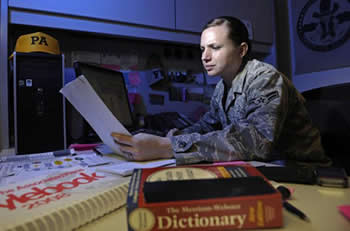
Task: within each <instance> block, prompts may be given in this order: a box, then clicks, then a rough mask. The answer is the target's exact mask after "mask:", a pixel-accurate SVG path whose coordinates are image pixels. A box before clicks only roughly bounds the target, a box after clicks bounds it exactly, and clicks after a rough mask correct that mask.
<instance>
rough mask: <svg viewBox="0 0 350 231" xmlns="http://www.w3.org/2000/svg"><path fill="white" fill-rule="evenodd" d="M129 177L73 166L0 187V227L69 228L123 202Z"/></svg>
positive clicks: (30, 228)
mask: <svg viewBox="0 0 350 231" xmlns="http://www.w3.org/2000/svg"><path fill="white" fill-rule="evenodd" d="M128 183H129V178H123V177H118V176H116V175H112V174H105V173H100V172H96V171H94V170H90V169H85V168H80V167H75V168H66V169H63V170H60V171H52V172H49V173H48V174H46V175H44V176H43V177H36V178H33V179H30V180H25V181H22V182H18V183H16V184H13V185H8V186H2V187H0V217H1V220H0V230H1V231H2V230H6V231H10V230H33V231H36V230H50V231H62V230H73V229H75V228H78V227H80V226H81V225H84V224H86V223H88V222H90V221H92V220H94V219H96V218H98V217H101V216H103V215H105V214H107V213H109V212H111V211H113V210H116V209H118V208H119V207H121V206H123V205H125V204H126V196H127V191H128Z"/></svg>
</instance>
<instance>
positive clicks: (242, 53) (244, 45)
mask: <svg viewBox="0 0 350 231" xmlns="http://www.w3.org/2000/svg"><path fill="white" fill-rule="evenodd" d="M247 52H248V44H247V43H246V42H243V43H241V45H240V46H239V55H240V56H241V58H243V57H244V56H245V55H246V54H247Z"/></svg>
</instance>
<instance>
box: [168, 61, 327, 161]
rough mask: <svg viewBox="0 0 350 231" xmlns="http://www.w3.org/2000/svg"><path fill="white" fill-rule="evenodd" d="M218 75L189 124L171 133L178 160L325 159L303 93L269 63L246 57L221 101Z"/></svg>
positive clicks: (221, 81)
mask: <svg viewBox="0 0 350 231" xmlns="http://www.w3.org/2000/svg"><path fill="white" fill-rule="evenodd" d="M223 95H224V84H223V80H220V81H219V82H218V84H217V85H216V88H215V91H214V93H213V96H212V98H211V102H210V109H209V111H208V112H207V113H206V114H204V115H203V117H202V118H201V119H200V120H199V121H198V122H197V123H196V124H194V125H193V126H191V127H188V128H186V129H184V130H182V131H180V132H179V133H178V134H176V135H173V136H170V139H171V143H172V148H173V151H174V156H175V158H176V162H177V164H179V165H180V164H192V163H198V162H201V161H209V162H217V161H231V160H262V161H268V160H276V159H280V160H281V159H285V160H286V159H290V160H300V161H306V162H308V161H317V162H328V161H329V159H328V157H326V156H325V154H324V150H323V148H322V146H321V141H320V134H319V131H318V130H317V129H316V128H315V127H313V126H312V124H311V120H310V118H309V115H308V113H307V111H306V108H305V106H304V101H305V100H304V98H303V96H302V95H301V94H300V93H299V92H298V91H297V90H296V89H295V87H294V86H293V85H292V83H291V82H290V81H289V80H288V79H287V78H286V77H285V76H283V74H281V73H280V72H278V71H277V70H276V69H275V68H274V67H273V66H271V65H269V64H266V63H263V62H260V61H258V60H251V61H249V62H248V63H247V64H246V66H245V68H244V69H243V70H242V71H241V72H240V73H239V74H238V75H237V76H236V78H235V79H234V80H233V81H232V87H231V89H229V92H228V93H227V99H226V103H225V106H223V104H222V98H223Z"/></svg>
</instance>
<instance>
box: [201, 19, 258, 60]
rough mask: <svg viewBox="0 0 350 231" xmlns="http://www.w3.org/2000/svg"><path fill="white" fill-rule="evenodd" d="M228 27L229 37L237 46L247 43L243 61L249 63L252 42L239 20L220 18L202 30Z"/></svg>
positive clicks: (212, 20) (211, 21)
mask: <svg viewBox="0 0 350 231" xmlns="http://www.w3.org/2000/svg"><path fill="white" fill-rule="evenodd" d="M220 25H226V26H227V28H228V29H229V33H228V37H229V39H231V40H232V42H233V43H234V45H235V46H239V45H240V44H241V43H243V42H245V43H247V45H248V51H247V54H246V55H245V56H244V57H243V61H245V62H246V61H247V59H248V57H249V55H250V51H251V46H252V45H251V42H250V40H249V34H248V30H247V28H246V26H245V25H244V23H243V22H242V21H241V20H239V19H238V18H235V17H231V16H220V17H216V18H213V19H211V20H210V21H209V22H207V24H205V26H204V27H203V29H202V32H203V31H204V30H205V29H207V28H210V27H214V26H220Z"/></svg>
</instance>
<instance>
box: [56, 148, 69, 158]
mask: <svg viewBox="0 0 350 231" xmlns="http://www.w3.org/2000/svg"><path fill="white" fill-rule="evenodd" d="M73 153H74V149H73V148H71V149H64V150H59V151H53V152H52V154H53V155H54V156H55V157H60V156H70V155H72V154H73Z"/></svg>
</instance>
